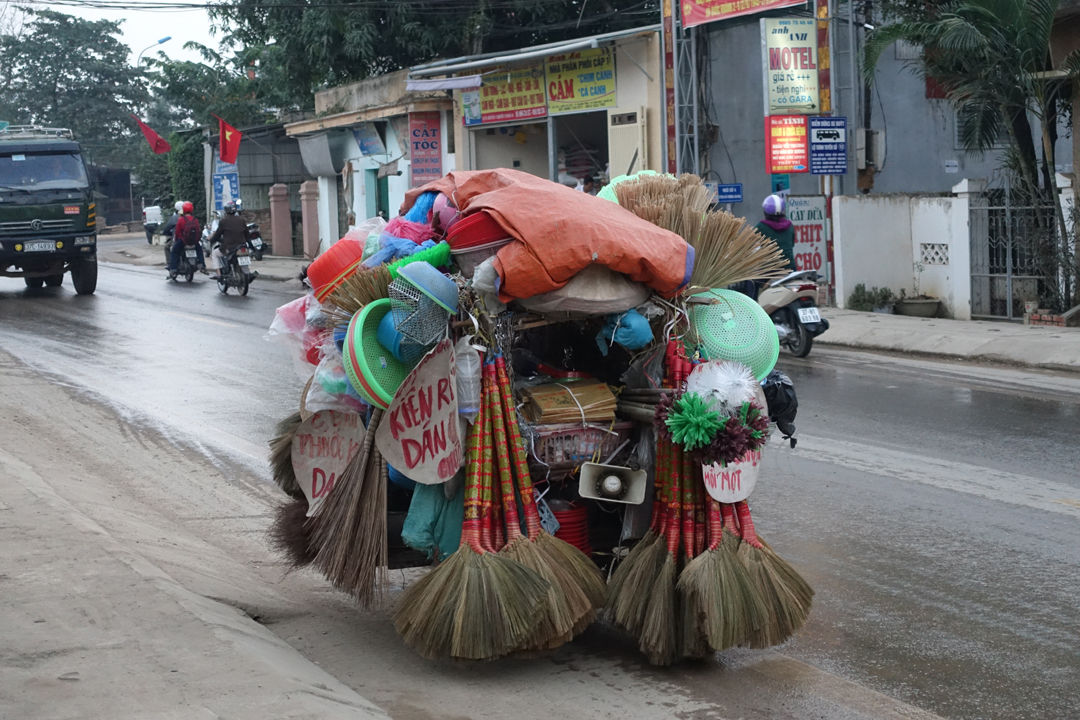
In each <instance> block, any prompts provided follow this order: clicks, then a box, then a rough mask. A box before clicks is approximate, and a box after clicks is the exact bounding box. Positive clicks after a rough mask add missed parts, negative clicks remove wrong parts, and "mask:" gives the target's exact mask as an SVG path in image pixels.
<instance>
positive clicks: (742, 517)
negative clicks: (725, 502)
mask: <svg viewBox="0 0 1080 720" xmlns="http://www.w3.org/2000/svg"><path fill="white" fill-rule="evenodd" d="M735 512H736V513H737V514H738V516H739V529H740V530H741V531H742V539H743V541H745V542H748V543H750V545H751V547H756V548H761V547H763V546H762V544H761V541H760V540H758V536H757V533H756V532H754V520H753V518H751V517H750V506H749V505H747V504H746V501H745V500H740V501H739V502H737V503H735Z"/></svg>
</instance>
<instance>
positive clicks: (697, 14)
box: [680, 0, 806, 28]
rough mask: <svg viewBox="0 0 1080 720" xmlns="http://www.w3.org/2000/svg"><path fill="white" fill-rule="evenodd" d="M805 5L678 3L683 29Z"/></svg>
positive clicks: (752, 0) (798, 0)
mask: <svg viewBox="0 0 1080 720" xmlns="http://www.w3.org/2000/svg"><path fill="white" fill-rule="evenodd" d="M805 4H806V0H682V2H681V3H680V5H681V7H682V26H683V27H684V28H690V27H694V26H695V25H703V24H704V23H707V22H713V21H714V20H727V19H729V18H733V17H739V16H740V15H753V14H754V13H759V12H765V11H766V10H777V9H779V8H786V7H793V6H795V5H805Z"/></svg>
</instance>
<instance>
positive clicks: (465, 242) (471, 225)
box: [446, 210, 511, 252]
mask: <svg viewBox="0 0 1080 720" xmlns="http://www.w3.org/2000/svg"><path fill="white" fill-rule="evenodd" d="M509 239H511V237H510V233H508V232H506V231H505V230H503V229H502V226H500V225H499V223H497V222H495V219H494V218H493V217H491V215H488V214H487V212H485V211H484V210H480V211H478V212H475V213H473V214H472V215H467V216H465V217H463V218H461V220H459V221H458V222H457V223H456V224H455V225H454V227H452V228H450V232H449V233H447V235H446V240H447V242H449V243H450V249H451V250H454V251H457V252H460V251H462V250H467V249H469V248H475V247H479V246H481V245H488V244H490V243H494V242H498V241H500V240H509Z"/></svg>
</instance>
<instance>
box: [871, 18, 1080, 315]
mask: <svg viewBox="0 0 1080 720" xmlns="http://www.w3.org/2000/svg"><path fill="white" fill-rule="evenodd" d="M1058 3H1059V0H954V1H953V2H950V3H948V4H945V5H940V6H931V5H928V6H927V7H928V8H930V10H929V11H928V13H927V17H926V19H922V20H902V21H899V22H894V23H891V24H888V25H885V26H884V27H881V28H880V29H878V30H876V31H874V32H873V33H871V34H870V36H869V37H868V38H867V40H866V45H865V47H864V50H863V72H864V75H865V77H866V79H867V80H868V81H872V79H873V76H874V70H875V67H876V65H877V62H878V59H879V58H880V57H881V53H882V52H883V51H884V50H885V48H887V47H888V46H889V45H892V44H893V43H894V42H896V41H898V40H903V41H906V42H909V43H912V44H914V45H918V46H920V47H921V48H922V50H923V52H922V56H921V59H920V60H918V61H916V62H915V69H916V70H917V71H919V72H921V73H923V74H924V75H926V76H927V77H930V78H933V79H934V80H935V81H937V83H938V84H940V85H941V86H943V87H944V88H945V91H946V97H947V98H948V99H949V101H950V102H951V103H952V105H953V106H954V107H955V109H956V113H957V120H958V121H959V122H960V139H961V142H962V143H963V145H964V149H965V150H966V151H968V152H970V153H974V154H982V153H985V152H986V151H988V150H990V149H991V148H992V147H994V145H995V144H996V143H997V140H998V138H1000V137H1001V134H1002V132H1003V131H1004V132H1006V133H1008V137H1009V140H1010V152H1009V153H1008V154H1007V156H1006V157H1007V162H1008V164H1010V165H1012V166H1013V167H1012V169H1013V170H1015V172H1016V175H1017V176H1018V178H1019V179H1020V181H1021V184H1022V190H1023V191H1024V193H1025V194H1026V196H1027V197H1028V198H1030V199H1031V200H1032V201H1035V200H1036V199H1038V198H1041V199H1042V203H1039V202H1033V204H1035V205H1040V204H1043V203H1046V202H1047V201H1050V202H1052V204H1053V207H1054V217H1055V220H1056V221H1057V225H1058V227H1059V231H1060V233H1061V235H1060V237H1061V238H1062V242H1063V245H1065V247H1066V248H1067V245H1066V244H1065V243H1066V242H1067V241H1066V240H1065V238H1066V237H1067V230H1066V225H1065V218H1064V215H1063V213H1062V210H1061V203H1060V200H1059V198H1058V196H1057V194H1058V190H1057V187H1056V185H1057V184H1056V183H1055V182H1054V171H1055V158H1054V142H1055V140H1056V139H1057V125H1058V115H1059V111H1060V109H1061V108H1062V107H1063V103H1064V101H1065V100H1066V99H1067V94H1068V83H1069V80H1070V79H1071V78H1075V77H1080V51H1075V52H1073V53H1072V54H1071V55H1070V56H1069V57H1068V58H1067V59H1066V61H1065V63H1064V66H1063V68H1064V72H1058V73H1053V72H1052V71H1053V63H1052V60H1051V57H1050V31H1051V29H1052V28H1053V25H1054V17H1055V15H1056V13H1057V9H1058ZM1029 118H1035V120H1036V121H1037V122H1038V124H1039V135H1038V137H1037V138H1036V136H1035V133H1034V128H1033V127H1032V125H1031V122H1030V120H1029ZM1037 141H1038V142H1039V143H1040V144H1041V151H1042V152H1041V155H1042V157H1041V161H1040V158H1039V157H1038V154H1037V153H1036V142H1037ZM1040 176H1041V177H1040ZM1040 179H1041V183H1040ZM1048 227H1052V223H1050V224H1048ZM1067 294H1068V293H1067Z"/></svg>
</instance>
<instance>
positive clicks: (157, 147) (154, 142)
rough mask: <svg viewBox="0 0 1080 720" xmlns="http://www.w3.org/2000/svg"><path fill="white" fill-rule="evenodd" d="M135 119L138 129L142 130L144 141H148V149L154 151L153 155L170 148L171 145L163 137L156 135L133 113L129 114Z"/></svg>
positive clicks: (167, 150) (165, 151)
mask: <svg viewBox="0 0 1080 720" xmlns="http://www.w3.org/2000/svg"><path fill="white" fill-rule="evenodd" d="M131 117H132V118H134V119H135V122H137V123H139V129H140V130H142V134H143V136H144V137H145V138H146V142H148V143H150V149H151V150H153V151H154V154H155V155H161V154H162V153H167V152H169V151H170V150H172V145H170V144H169V143H168V141H167V140H165V138H163V137H161V136H160V135H158V134H157V133H156V132H154V131H153V130H151V129H150V126H149V125H147V124H146V123H144V122H143V121H142V120H140V119H139V118H137V117H135V116H134V115H132V116H131Z"/></svg>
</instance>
